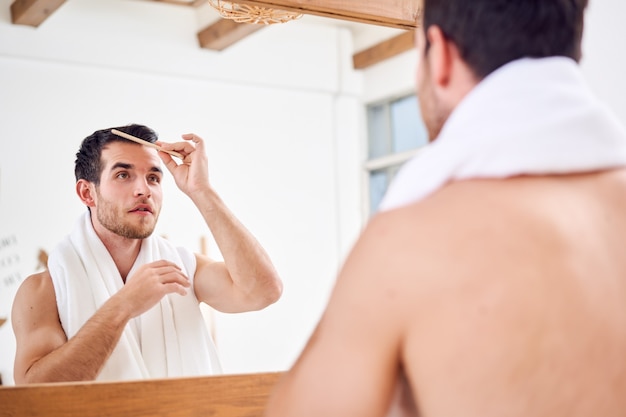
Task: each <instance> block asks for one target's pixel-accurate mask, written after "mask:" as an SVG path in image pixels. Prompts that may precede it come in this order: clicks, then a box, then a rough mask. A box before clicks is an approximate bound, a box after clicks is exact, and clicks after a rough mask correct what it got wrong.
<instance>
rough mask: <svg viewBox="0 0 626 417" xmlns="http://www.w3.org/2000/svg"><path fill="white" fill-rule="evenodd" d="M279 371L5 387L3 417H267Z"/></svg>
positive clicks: (0, 394) (0, 390)
mask: <svg viewBox="0 0 626 417" xmlns="http://www.w3.org/2000/svg"><path fill="white" fill-rule="evenodd" d="M280 376H281V373H280V372H273V373H259V374H241V375H222V376H210V377H197V378H175V379H158V380H145V381H132V382H86V383H57V384H36V385H20V386H14V387H8V386H7V387H0V404H2V406H1V407H0V414H1V415H3V416H20V417H39V416H41V417H44V416H45V417H73V416H76V417H85V416H89V417H110V416H133V417H153V416H159V417H194V416H214V417H220V416H224V417H255V416H262V415H263V410H264V409H265V405H266V403H267V400H268V398H269V395H270V394H271V391H272V389H273V387H274V385H275V384H276V382H277V381H278V379H279V377H280Z"/></svg>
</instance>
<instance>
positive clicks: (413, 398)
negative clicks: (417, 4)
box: [267, 0, 626, 417]
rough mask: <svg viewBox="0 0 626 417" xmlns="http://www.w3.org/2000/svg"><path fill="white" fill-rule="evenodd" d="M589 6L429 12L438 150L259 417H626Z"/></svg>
mask: <svg viewBox="0 0 626 417" xmlns="http://www.w3.org/2000/svg"><path fill="white" fill-rule="evenodd" d="M586 3H587V2H586V0H532V1H519V0H473V1H467V0H425V2H424V10H423V12H424V13H423V19H424V21H423V24H422V25H421V26H420V28H419V29H417V31H416V34H417V39H416V42H417V50H418V54H419V56H420V60H419V63H418V69H417V90H418V97H419V101H420V104H421V109H422V110H421V111H422V115H423V119H424V121H425V123H426V125H427V127H428V132H429V136H430V138H431V141H432V143H430V144H429V145H428V146H427V147H426V149H424V151H423V152H421V153H420V154H419V155H418V156H417V157H416V158H415V159H414V160H413V161H410V162H409V163H408V164H407V165H406V166H405V167H403V169H402V170H401V172H400V173H399V175H398V177H397V178H396V180H395V181H394V183H393V184H392V186H391V188H390V190H389V192H388V194H387V195H386V196H385V199H384V200H383V204H382V207H381V212H380V213H378V214H377V215H376V216H375V217H374V218H373V219H372V221H371V222H370V223H369V224H368V226H367V227H366V230H365V231H364V232H363V234H362V236H361V237H360V239H359V240H358V242H357V243H356V245H355V247H354V248H353V250H352V253H351V254H350V255H349V257H348V259H347V260H346V263H345V265H344V267H343V268H342V271H341V272H340V275H339V277H338V280H337V283H336V287H335V288H334V291H333V293H332V295H331V298H330V301H329V304H328V306H327V309H326V311H325V313H324V314H323V316H322V318H321V320H320V323H319V324H318V327H317V329H316V330H315V332H314V334H313V335H312V337H311V339H310V341H309V343H308V345H307V346H306V347H305V349H304V351H303V353H302V354H301V356H300V358H299V359H298V360H297V361H296V363H295V365H294V366H293V368H292V369H291V370H290V371H289V372H287V374H286V375H285V377H284V378H283V379H282V380H281V381H280V382H279V384H278V386H277V388H276V390H275V392H274V394H273V395H272V397H271V399H270V401H269V404H268V408H267V416H271V417H278V416H298V417H306V416H325V417H332V416H342V417H343V416H359V417H367V416H384V415H424V416H432V417H438V416H442V417H450V416H466V417H469V416H481V417H491V416H509V417H521V416H524V417H530V416H551V417H562V416H568V417H578V416H589V415H598V416H600V415H601V416H605V417H606V416H621V415H623V414H624V410H626V356H625V352H626V258H624V256H623V254H622V252H623V248H624V247H625V246H626V216H624V213H626V171H625V170H624V166H625V165H626V134H625V133H624V130H623V128H622V127H621V126H620V125H619V124H618V123H617V122H616V121H615V119H614V118H613V116H612V115H611V114H609V113H608V112H607V110H606V109H605V108H604V107H603V106H602V105H601V104H599V103H598V102H597V101H596V100H595V99H594V98H593V97H592V95H591V94H590V92H589V90H588V89H587V87H586V86H585V84H584V82H583V77H582V76H581V74H580V70H579V68H578V66H577V62H578V61H579V59H580V55H581V37H582V28H583V15H584V10H585V8H586Z"/></svg>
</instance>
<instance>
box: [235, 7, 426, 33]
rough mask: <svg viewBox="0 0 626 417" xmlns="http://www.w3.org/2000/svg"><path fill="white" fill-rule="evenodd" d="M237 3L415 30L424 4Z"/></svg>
mask: <svg viewBox="0 0 626 417" xmlns="http://www.w3.org/2000/svg"><path fill="white" fill-rule="evenodd" d="M237 3H242V4H249V5H252V6H259V7H268V8H273V9H281V10H289V11H294V12H299V13H304V14H313V15H318V16H324V17H330V18H333V19H340V20H350V21H354V22H361V23H369V24H373V25H380V26H389V27H395V28H400V29H413V28H415V27H416V24H417V17H418V16H419V11H420V6H421V4H422V0H237Z"/></svg>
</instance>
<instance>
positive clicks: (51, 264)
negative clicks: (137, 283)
mask: <svg viewBox="0 0 626 417" xmlns="http://www.w3.org/2000/svg"><path fill="white" fill-rule="evenodd" d="M161 259H167V260H169V261H172V262H175V263H176V264H177V265H178V266H180V267H181V268H182V270H183V271H184V272H185V274H186V275H187V276H188V277H189V278H190V279H192V280H193V274H194V272H195V268H196V264H195V257H194V255H193V253H191V252H188V251H185V250H184V249H182V248H176V247H174V246H173V245H172V244H171V243H170V242H168V241H167V240H165V239H163V238H161V237H159V236H154V235H153V236H151V237H149V238H147V239H144V241H143V243H142V246H141V250H140V252H139V255H138V257H137V260H136V261H135V264H134V265H133V267H132V269H131V271H130V272H129V274H128V279H132V276H133V273H134V271H135V270H136V269H137V268H139V267H140V266H141V265H143V264H145V263H148V262H153V261H156V260H161ZM48 269H49V271H50V275H51V276H52V281H53V283H54V289H55V292H56V297H57V306H58V310H59V317H60V319H61V324H62V326H63V329H64V330H65V333H66V335H67V337H68V339H69V338H71V337H72V336H74V335H75V334H76V333H77V332H78V331H79V330H80V328H81V327H82V326H83V324H84V323H85V322H86V321H87V320H88V319H89V318H90V317H91V316H92V315H93V314H94V313H95V312H96V310H97V309H98V308H100V306H102V304H104V302H105V301H107V300H108V299H109V298H110V297H111V296H112V295H113V294H115V293H116V292H117V291H119V290H120V289H121V288H122V287H123V285H124V284H123V282H122V278H121V276H120V273H119V271H118V270H117V267H116V266H115V264H114V262H113V258H111V255H110V254H109V252H108V251H107V249H106V247H105V246H104V244H103V243H102V241H101V240H100V238H98V236H97V235H96V233H95V231H94V229H93V226H92V224H91V217H90V215H89V213H85V214H84V215H83V216H82V217H81V218H80V219H79V221H78V223H77V225H76V228H75V229H74V230H73V232H72V233H71V234H70V235H68V236H67V237H66V238H65V239H64V240H63V241H62V242H61V243H60V244H59V245H58V246H57V247H56V248H55V249H54V251H52V252H51V253H50V257H49V259H48ZM220 372H221V368H220V364H219V360H218V357H217V352H216V349H215V345H214V344H213V340H212V339H211V336H210V334H209V332H208V329H207V326H206V324H205V321H204V319H203V317H202V314H201V312H200V308H199V305H198V300H197V299H196V297H195V295H194V293H193V289H191V288H190V289H189V290H188V291H187V295H186V296H181V295H179V294H170V295H168V296H166V297H164V298H163V299H162V300H161V302H160V303H158V304H156V305H155V306H154V307H153V308H152V309H150V310H148V311H147V312H145V313H144V314H142V315H141V316H139V317H137V318H135V319H133V320H131V322H130V323H129V324H128V325H127V326H126V328H125V329H124V332H123V334H122V337H121V339H120V341H119V343H118V344H117V346H116V347H115V349H114V351H113V353H112V354H111V356H110V357H109V359H108V361H107V362H106V364H105V366H104V369H103V370H102V372H101V373H100V374H99V375H98V378H97V379H98V380H101V381H111V380H136V379H148V378H165V377H183V376H200V375H212V374H216V373H220Z"/></svg>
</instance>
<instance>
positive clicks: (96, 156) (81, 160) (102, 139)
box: [74, 124, 158, 185]
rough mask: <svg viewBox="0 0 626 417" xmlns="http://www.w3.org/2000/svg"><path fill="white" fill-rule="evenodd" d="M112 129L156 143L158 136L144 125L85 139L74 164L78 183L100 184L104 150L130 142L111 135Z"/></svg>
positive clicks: (130, 126)
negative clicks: (112, 143)
mask: <svg viewBox="0 0 626 417" xmlns="http://www.w3.org/2000/svg"><path fill="white" fill-rule="evenodd" d="M112 129H117V130H119V131H121V132H124V133H128V134H129V135H133V136H135V137H138V138H140V139H143V140H146V141H148V142H151V143H154V142H156V141H157V139H158V136H157V134H156V133H155V132H154V130H152V129H150V128H149V127H147V126H144V125H138V124H130V125H126V126H120V127H111V128H108V129H102V130H96V131H95V132H93V133H92V134H91V135H89V136H87V137H86V138H85V139H83V142H82V143H81V145H80V149H79V150H78V152H77V153H76V162H75V164H74V175H75V176H76V181H78V180H80V179H84V180H87V181H89V182H92V183H94V184H96V185H99V184H100V174H102V170H103V168H104V167H103V166H102V160H101V156H102V149H103V148H104V147H105V146H106V145H107V144H108V143H111V142H130V143H134V142H132V141H130V140H128V139H125V138H123V137H120V136H117V135H116V134H114V133H111V130H112ZM138 146H139V145H138Z"/></svg>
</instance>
